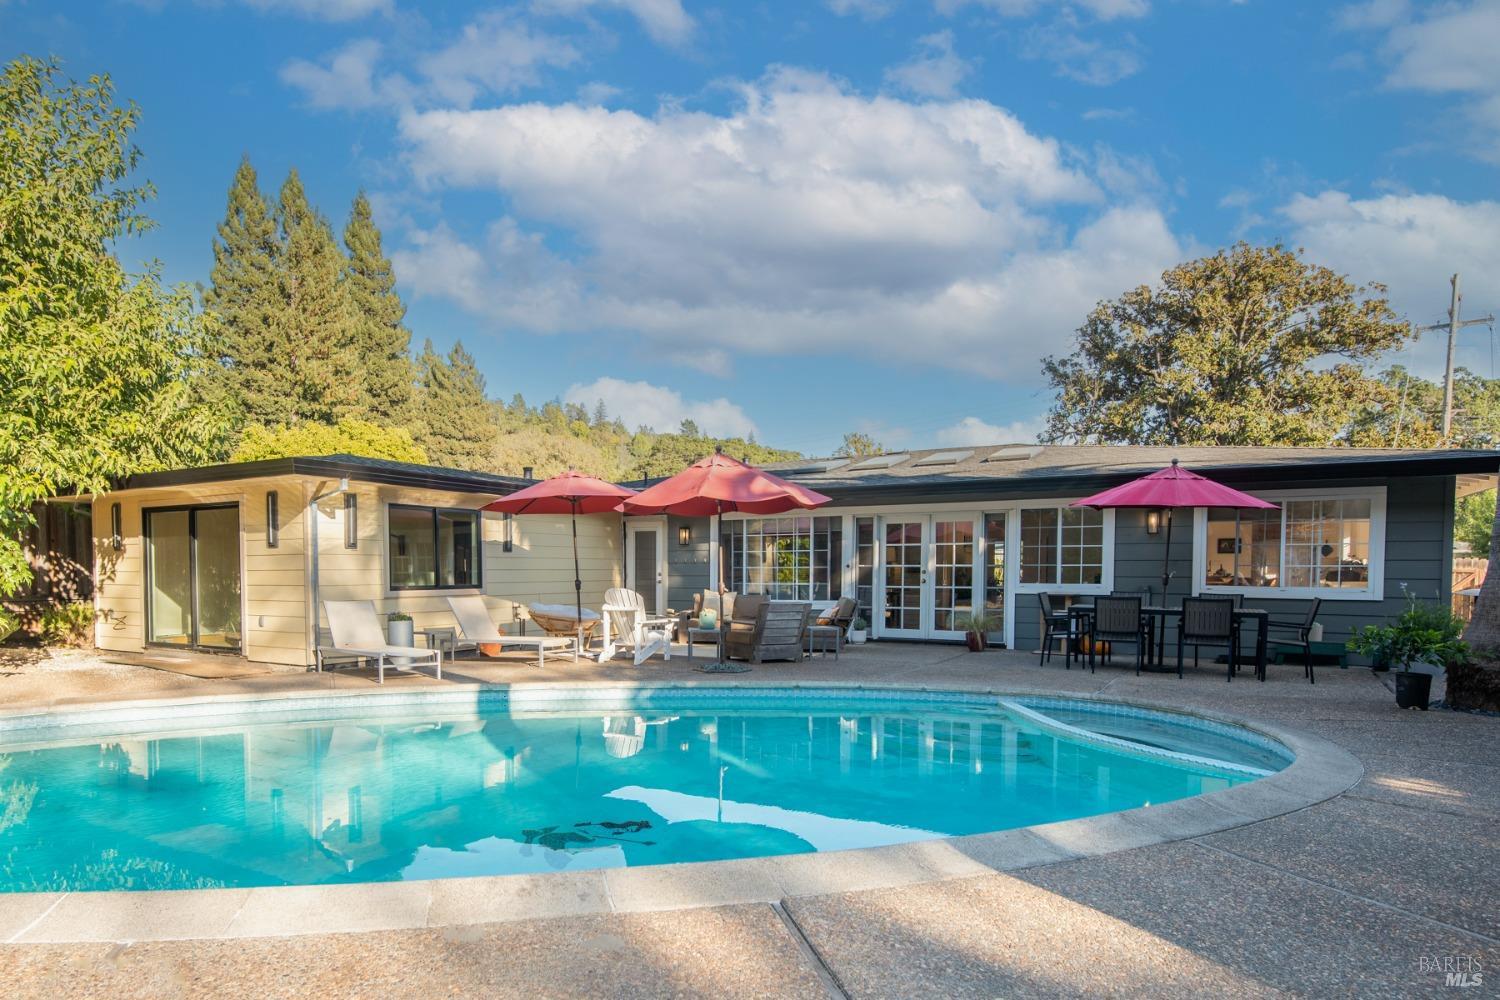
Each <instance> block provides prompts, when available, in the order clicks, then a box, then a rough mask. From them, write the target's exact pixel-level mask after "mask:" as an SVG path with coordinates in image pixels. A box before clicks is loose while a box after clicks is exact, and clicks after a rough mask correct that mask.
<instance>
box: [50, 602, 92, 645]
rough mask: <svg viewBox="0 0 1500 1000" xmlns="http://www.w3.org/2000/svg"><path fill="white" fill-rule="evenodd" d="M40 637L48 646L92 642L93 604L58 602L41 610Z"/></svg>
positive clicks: (90, 643)
mask: <svg viewBox="0 0 1500 1000" xmlns="http://www.w3.org/2000/svg"><path fill="white" fill-rule="evenodd" d="M42 639H43V640H44V641H45V642H46V643H47V645H49V646H77V647H80V648H86V647H89V646H92V645H93V644H94V606H93V605H92V604H88V603H85V602H83V601H75V602H73V603H72V604H60V605H58V606H57V607H55V608H48V609H47V610H46V611H43V612H42Z"/></svg>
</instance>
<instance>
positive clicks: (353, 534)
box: [344, 493, 359, 549]
mask: <svg viewBox="0 0 1500 1000" xmlns="http://www.w3.org/2000/svg"><path fill="white" fill-rule="evenodd" d="M344 548H346V549H356V548H359V496H358V494H355V493H345V494H344Z"/></svg>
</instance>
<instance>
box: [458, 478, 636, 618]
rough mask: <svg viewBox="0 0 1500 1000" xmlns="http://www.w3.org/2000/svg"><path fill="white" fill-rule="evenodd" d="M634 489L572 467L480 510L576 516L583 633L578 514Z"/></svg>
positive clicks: (576, 594) (605, 507) (576, 585)
mask: <svg viewBox="0 0 1500 1000" xmlns="http://www.w3.org/2000/svg"><path fill="white" fill-rule="evenodd" d="M635 495H636V493H635V490H631V489H626V488H625V487H623V486H616V485H615V484H614V483H607V482H605V481H604V480H602V479H598V478H595V477H594V476H586V475H584V474H583V473H581V472H574V471H573V470H572V469H569V470H568V471H567V472H564V473H562V474H561V475H557V476H553V477H552V478H551V479H544V480H542V481H541V482H539V483H534V484H532V485H531V486H528V487H526V488H525V489H520V490H517V491H516V492H514V493H512V494H510V495H509V496H504V497H501V498H500V499H499V500H492V501H491V502H489V503H487V504H485V505H484V506H483V507H481V508H480V510H494V511H499V512H501V513H503V514H571V515H572V518H573V598H574V602H575V603H574V609H573V610H574V612H575V613H576V614H577V616H578V629H579V632H580V635H581V634H582V631H583V576H582V574H581V573H580V572H579V570H578V515H579V514H608V513H611V512H613V511H616V510H618V509H619V507H620V501H621V500H626V499H629V498H630V497H633V496H635Z"/></svg>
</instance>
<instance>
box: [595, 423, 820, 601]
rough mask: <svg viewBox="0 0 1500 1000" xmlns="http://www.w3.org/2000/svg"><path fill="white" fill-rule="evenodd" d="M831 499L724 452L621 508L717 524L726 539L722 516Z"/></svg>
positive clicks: (721, 589) (721, 573)
mask: <svg viewBox="0 0 1500 1000" xmlns="http://www.w3.org/2000/svg"><path fill="white" fill-rule="evenodd" d="M830 499H831V498H830V497H826V496H824V495H823V494H821V493H818V492H816V491H814V490H810V489H808V488H807V487H805V486H798V485H797V484H796V483H789V482H787V481H786V480H785V479H782V478H780V477H778V476H773V475H771V473H769V472H766V471H765V470H764V469H757V468H755V467H754V466H753V465H747V464H745V463H744V462H741V461H739V460H738V459H734V458H730V457H729V456H728V455H726V454H724V450H723V449H722V448H716V449H714V453H713V454H712V455H710V456H708V457H707V458H705V459H703V460H702V461H699V462H694V463H693V464H692V465H690V466H688V467H687V468H686V469H683V470H682V471H681V472H679V473H677V475H675V476H672V477H671V478H670V479H664V480H662V481H661V482H659V483H657V484H656V485H655V486H650V487H647V488H646V489H644V490H642V491H641V492H640V493H638V494H636V495H635V496H634V497H632V498H631V499H629V500H626V501H625V502H624V503H622V504H620V509H621V510H622V511H624V512H625V513H627V514H677V515H679V516H682V517H707V516H709V515H710V514H712V515H713V516H714V517H715V518H717V519H718V529H719V531H718V533H719V538H720V540H721V544H722V539H723V538H724V512H725V511H729V512H730V513H734V512H736V511H738V512H742V513H746V514H781V513H784V512H786V511H789V510H797V509H799V508H800V509H803V510H812V509H813V508H816V507H821V506H823V505H824V504H825V503H828V502H829V500H830ZM718 563H719V581H718V582H719V608H720V609H721V610H722V609H723V607H724V560H723V559H722V558H720V559H719V560H718Z"/></svg>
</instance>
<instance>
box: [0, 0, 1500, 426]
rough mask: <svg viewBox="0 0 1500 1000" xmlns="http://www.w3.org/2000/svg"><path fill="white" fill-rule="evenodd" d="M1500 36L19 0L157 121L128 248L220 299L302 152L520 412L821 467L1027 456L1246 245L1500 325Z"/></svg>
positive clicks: (1331, 21) (1372, 23) (338, 204)
mask: <svg viewBox="0 0 1500 1000" xmlns="http://www.w3.org/2000/svg"><path fill="white" fill-rule="evenodd" d="M1497 50H1500V2H1496V0H1487V2H1484V0H1481V2H1474V0H1469V2H1464V0H1457V2H1443V3H1431V4H1421V3H1408V2H1404V0H1374V2H1366V3H1356V4H1350V5H1339V4H1326V5H1325V4H1292V3H1286V2H1273V0H1241V2H1232V0H1076V2H1052V0H801V2H794V3H772V2H763V3H755V2H727V0H719V2H712V0H530V2H526V3H512V4H460V3H451V4H442V5H438V4H430V3H428V4H416V3H412V2H408V0H217V2H207V0H204V2H194V0H149V2H148V0H137V2H128V0H115V2H112V0H101V2H97V3H87V4H86V3H70V2H66V0H0V54H3V55H4V56H5V57H6V58H7V59H9V58H11V57H13V56H15V55H18V54H20V53H23V52H26V53H33V54H38V55H42V54H54V55H56V56H58V57H59V58H61V59H62V60H63V62H64V64H65V68H66V70H67V72H68V73H70V74H72V75H75V76H79V77H82V76H86V75H88V74H91V73H96V72H107V73H109V74H110V75H112V76H113V77H114V79H115V82H116V84H117V86H118V88H119V91H120V94H121V95H122V96H123V97H125V98H128V99H131V100H134V101H135V102H137V103H138V104H139V105H140V106H141V108H142V109H143V112H144V116H145V117H144V123H143V125H142V128H141V130H140V132H139V134H138V141H139V144H140V146H141V147H142V149H143V150H144V152H145V161H144V165H143V169H142V174H143V176H145V177H147V178H149V179H151V180H152V181H154V182H155V184H156V185H157V187H158V188H159V191H160V197H159V198H158V200H157V202H156V203H155V205H154V208H153V214H154V215H155V217H156V218H157V219H158V220H159V222H160V227H159V228H158V229H157V230H156V231H154V232H152V233H151V234H149V235H148V236H146V237H144V238H142V239H140V240H139V241H136V242H134V243H132V244H129V245H127V246H125V247H123V248H122V253H123V255H124V257H125V258H126V260H127V262H130V261H132V260H139V259H145V258H151V257H154V258H158V259H160V260H161V261H162V262H163V264H164V266H165V269H166V272H167V274H168V276H169V277H170V278H172V279H173V280H181V281H201V280H204V279H206V276H207V273H208V268H209V264H210V262H211V240H212V237H213V227H214V225H215V223H216V222H217V221H218V220H219V218H220V217H221V216H222V213H223V209H224V196H225V190H226V188H227V186H228V182H229V179H230V177H231V175H232V173H233V171H234V168H235V165H236V163H237V161H238V160H239V158H240V157H241V155H244V154H248V155H249V156H250V157H251V159H252V161H253V162H254V163H255V165H256V167H257V168H258V169H259V171H260V173H261V178H262V182H263V184H265V185H266V186H267V187H268V188H269V189H274V187H275V186H276V185H279V184H280V182H281V180H282V178H283V177H284V176H285V174H286V171H287V170H288V169H289V168H290V167H293V166H295V167H296V168H297V169H298V170H299V171H300V172H301V174H302V177H303V179H304V182H305V184H306V185H307V188H308V190H309V192H310V194H311V196H312V197H313V199H314V200H315V201H316V202H317V204H318V205H319V207H320V208H321V209H322V210H323V211H324V212H325V213H326V214H328V215H329V216H330V217H331V218H332V220H333V221H334V223H335V225H336V226H338V227H342V224H343V219H344V216H345V215H346V213H347V211H348V204H349V201H350V199H351V198H352V197H353V195H354V193H355V192H356V191H357V190H358V189H360V188H364V189H366V190H367V191H368V192H369V193H370V195H371V197H372V199H373V200H374V203H375V206H376V212H377V221H378V222H379V223H380V224H381V226H382V228H383V229H384V232H385V236H386V245H387V248H388V249H389V250H390V251H391V252H392V254H393V256H394V257H395V260H396V262H397V268H398V276H399V279H400V282H401V290H402V293H403V295H404V296H405V298H406V300H407V302H408V304H409V306H410V312H409V315H408V323H409V325H410V327H411V329H412V331H413V333H414V336H415V338H416V339H417V341H418V343H420V341H421V339H422V338H424V337H430V338H431V339H432V340H433V341H434V342H435V343H436V344H437V345H439V346H440V347H444V348H446V347H447V346H449V345H451V344H452V343H453V341H454V340H455V339H459V338H461V339H462V340H463V341H464V343H465V344H466V346H468V347H469V348H470V349H471V350H472V351H473V352H474V353H475V354H476V355H477V357H478V358H479V360H480V363H481V366H482V368H483V370H484V372H485V375H486V377H487V378H488V381H489V387H490V391H491V393H492V394H493V395H496V396H499V397H504V398H508V397H509V396H510V395H511V394H513V393H515V392H522V393H524V394H525V395H526V397H527V398H528V399H531V400H533V401H541V400H545V399H548V398H552V397H561V398H566V399H575V400H579V401H583V402H588V403H590V405H591V404H592V402H593V400H595V399H598V398H604V399H605V400H606V402H607V403H608V405H609V406H610V408H611V410H612V411H614V412H616V413H620V414H621V415H623V416H624V417H625V418H626V419H627V421H628V422H632V423H648V424H653V425H655V426H657V427H658V428H663V429H664V428H667V427H670V426H673V425H675V423H676V422H677V421H678V420H680V419H681V418H682V417H684V416H690V417H693V418H695V419H696V420H697V421H698V423H699V424H700V425H701V426H704V427H705V428H707V429H709V430H711V431H715V432H719V433H743V432H747V431H754V433H756V435H757V436H758V437H759V439H760V440H762V441H765V442H767V443H775V444H781V445H784V446H787V447H792V448H797V449H799V450H802V451H804V452H809V453H826V452H827V451H829V450H831V449H832V448H833V447H834V446H835V445H836V444H837V442H838V440H839V437H840V435H841V434H842V433H843V432H844V431H847V430H865V431H868V432H871V433H873V434H874V435H875V436H876V437H877V439H879V440H881V441H883V442H885V443H886V444H887V445H888V446H892V447H921V446H935V445H946V444H964V443H988V442H991V441H1002V440H1024V439H1027V438H1028V437H1029V436H1030V435H1032V434H1034V433H1035V432H1036V430H1037V428H1038V427H1039V424H1040V418H1041V416H1042V414H1043V413H1044V412H1045V410H1046V408H1047V406H1048V404H1049V402H1050V393H1049V392H1048V391H1047V389H1046V386H1045V385H1044V383H1043V381H1042V379H1041V376H1040V365H1039V361H1040V358H1041V357H1042V356H1044V355H1046V354H1048V353H1060V352H1065V351H1066V350H1067V349H1068V347H1069V344H1070V338H1071V334H1072V331H1073V330H1074V329H1075V328H1076V327H1077V326H1078V325H1079V323H1080V322H1081V321H1082V319H1083V317H1084V316H1085V315H1086V314H1087V312H1088V310H1089V309H1090V307H1091V306H1092V305H1093V304H1094V303H1095V302H1096V301H1098V300H1099V299H1101V298H1109V297H1113V296H1115V295H1117V294H1119V293H1120V292H1122V291H1124V290H1125V289H1127V288H1129V287H1132V286H1133V285H1135V284H1138V283H1141V282H1144V281H1150V280H1152V279H1153V278H1154V277H1155V276H1156V275H1158V274H1159V273H1160V272H1161V270H1162V269H1163V268H1165V267H1167V266H1170V265H1171V264H1173V263H1176V262H1177V261H1179V260H1182V259H1186V258H1188V257H1191V256H1194V255H1197V254H1199V253H1202V252H1206V251H1211V250H1213V249H1215V248H1217V247H1219V246H1222V245H1225V244H1227V243H1230V242H1232V241H1234V240H1236V239H1238V238H1246V239H1251V240H1257V241H1269V240H1275V239H1280V240H1283V241H1286V242H1288V243H1290V244H1292V245H1295V246H1302V247H1305V248H1306V249H1307V251H1308V255H1309V257H1310V258H1311V259H1313V260H1315V261H1318V262H1320V263H1325V264H1328V265H1329V266H1332V267H1335V268H1337V269H1339V270H1341V271H1345V272H1347V273H1349V274H1350V275H1351V276H1352V277H1354V278H1355V279H1357V280H1359V281H1361V282H1363V281H1380V282H1383V283H1385V284H1386V285H1388V286H1389V288H1390V293H1391V298H1392V301H1393V303H1394V304H1395V306H1396V307H1397V309H1398V310H1399V311H1401V312H1402V313H1403V314H1406V315H1409V316H1410V317H1411V318H1413V319H1416V320H1419V321H1420V322H1423V323H1426V322H1434V321H1436V320H1438V319H1440V318H1441V315H1442V311H1443V309H1444V308H1445V307H1446V295H1447V277H1448V275H1449V274H1451V273H1452V272H1453V271H1462V272H1463V274H1464V283H1465V288H1466V291H1467V294H1466V298H1465V311H1466V313H1467V314H1468V315H1479V314H1480V313H1483V312H1488V311H1494V310H1495V309H1496V308H1497V307H1500V203H1497V201H1496V200H1494V188H1495V176H1496V174H1495V171H1496V165H1497V163H1500V61H1497V60H1496V59H1495V57H1494V53H1495V52H1496V51H1497ZM1441 346H1442V345H1441V343H1440V341H1439V339H1438V338H1436V337H1428V338H1425V339H1424V340H1423V341H1422V342H1421V343H1419V344H1417V345H1415V346H1414V347H1411V348H1408V349H1406V350H1405V351H1404V352H1403V356H1402V357H1400V358H1394V359H1393V360H1400V361H1402V362H1404V363H1407V364H1410V365H1412V366H1414V367H1416V368H1417V369H1419V370H1421V371H1423V372H1424V373H1428V374H1434V373H1436V372H1437V371H1438V366H1439V365H1440V363H1441ZM1459 360H1460V362H1461V363H1465V364H1468V365H1469V366H1471V367H1472V368H1474V369H1475V370H1476V371H1479V372H1481V373H1483V374H1486V375H1488V374H1491V373H1492V366H1493V364H1494V361H1493V348H1492V343H1491V336H1490V334H1489V332H1488V331H1487V330H1484V329H1474V330H1471V331H1469V332H1468V333H1467V334H1466V335H1465V339H1464V342H1463V345H1462V346H1461V348H1460V352H1459Z"/></svg>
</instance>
